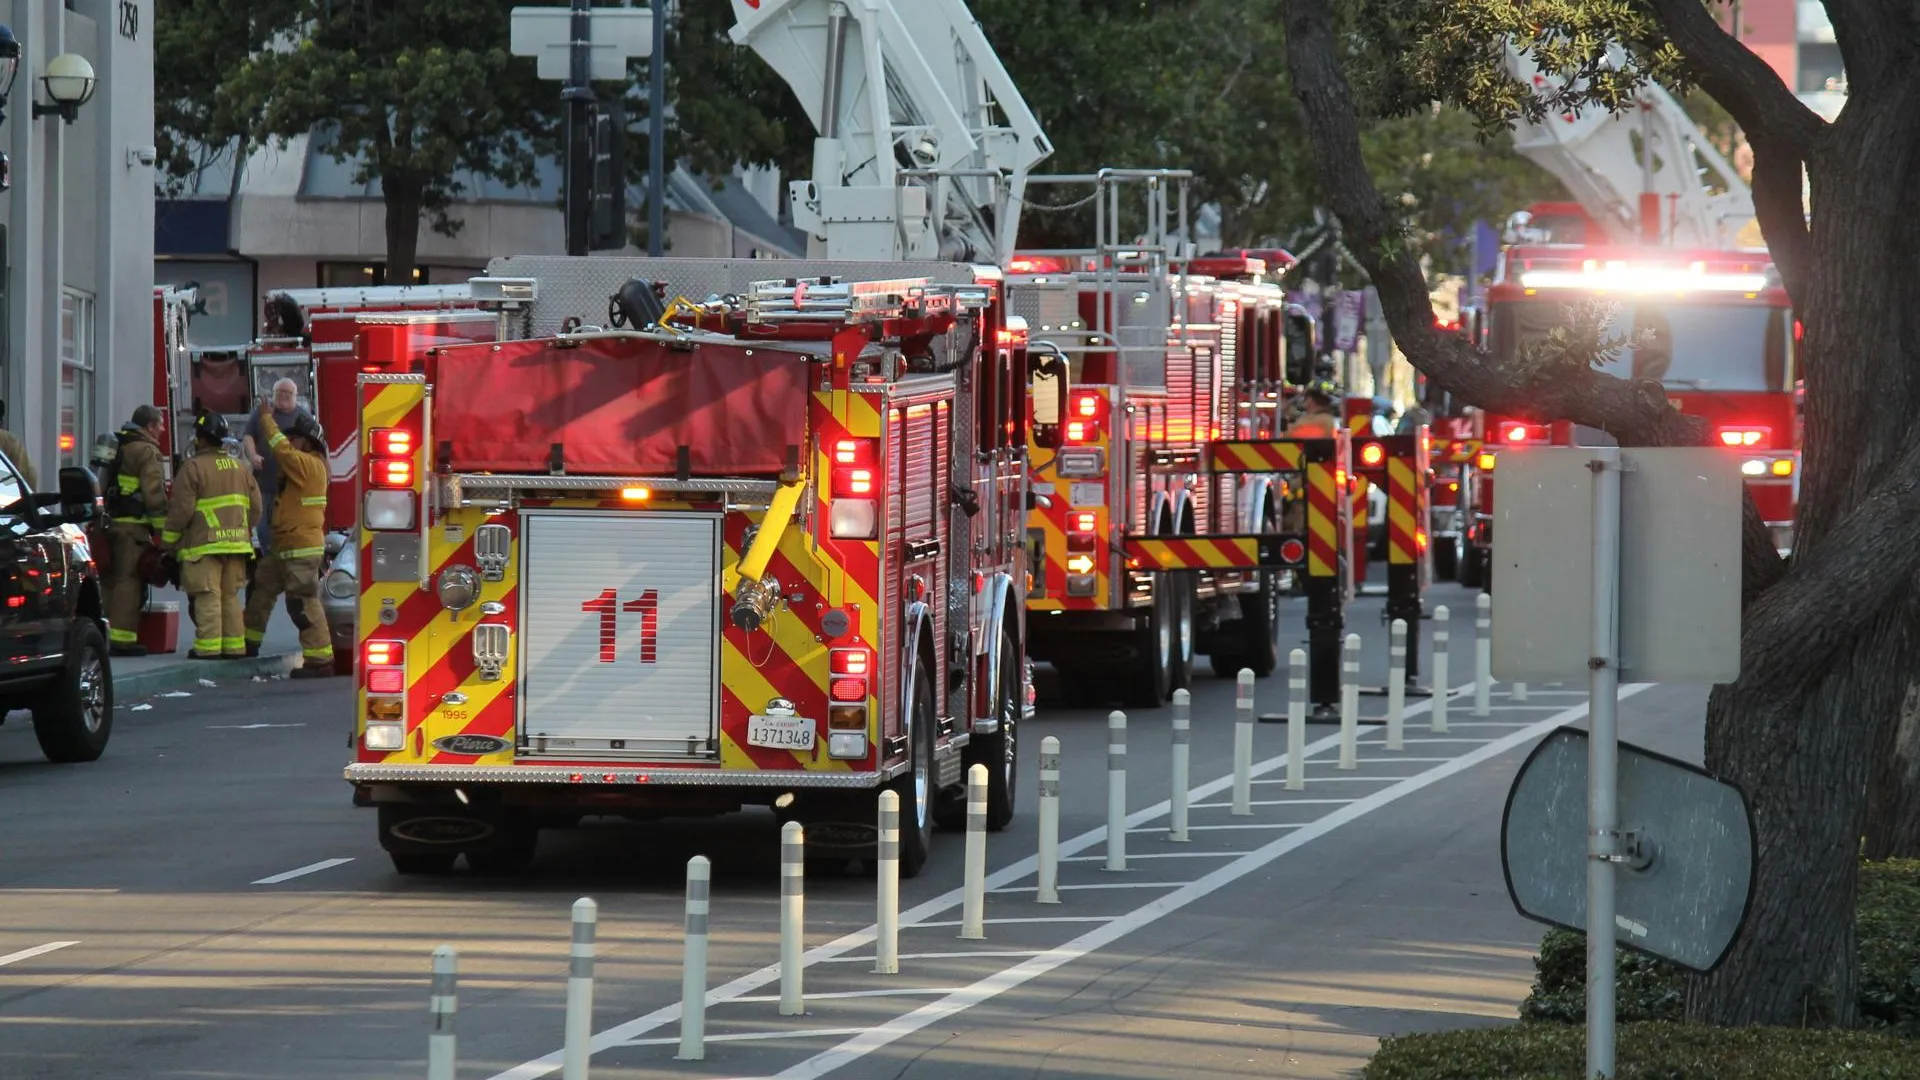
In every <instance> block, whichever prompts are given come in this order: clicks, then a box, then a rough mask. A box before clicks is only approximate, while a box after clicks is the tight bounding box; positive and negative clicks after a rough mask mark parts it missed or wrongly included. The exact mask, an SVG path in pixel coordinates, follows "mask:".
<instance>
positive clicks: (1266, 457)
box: [1207, 439, 1303, 473]
mask: <svg viewBox="0 0 1920 1080" xmlns="http://www.w3.org/2000/svg"><path fill="white" fill-rule="evenodd" d="M1302 456H1303V448H1302V447H1301V445H1300V443H1299V442H1292V441H1284V440H1273V439H1267V440H1258V441H1252V440H1233V441H1228V442H1216V443H1209V444H1208V445H1207V467H1208V469H1209V470H1210V471H1212V472H1217V473H1219V472H1297V471H1299V469H1300V462H1301V460H1302Z"/></svg>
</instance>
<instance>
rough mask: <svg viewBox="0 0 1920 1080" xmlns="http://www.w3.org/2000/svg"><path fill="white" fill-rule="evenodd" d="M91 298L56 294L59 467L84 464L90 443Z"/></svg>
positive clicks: (71, 291)
mask: <svg viewBox="0 0 1920 1080" xmlns="http://www.w3.org/2000/svg"><path fill="white" fill-rule="evenodd" d="M93 372H94V326H93V297H91V296H89V295H87V294H86V293H83V292H79V291H77V290H74V289H63V290H61V293H60V464H61V465H62V466H67V465H85V464H86V463H87V455H88V452H89V449H90V447H91V446H92V443H93V438H94V435H95V434H97V433H96V432H95V431H94V426H95V425H94V415H93Z"/></svg>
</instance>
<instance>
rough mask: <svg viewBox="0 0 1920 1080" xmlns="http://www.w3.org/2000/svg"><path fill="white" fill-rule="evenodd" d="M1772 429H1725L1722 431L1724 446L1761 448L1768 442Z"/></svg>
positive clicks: (1721, 443) (1722, 443)
mask: <svg viewBox="0 0 1920 1080" xmlns="http://www.w3.org/2000/svg"><path fill="white" fill-rule="evenodd" d="M1769 433H1770V429H1768V428H1763V427H1723V428H1721V429H1720V445H1722V446H1759V445H1760V444H1762V443H1764V442H1766V441H1767V435H1768V434H1769Z"/></svg>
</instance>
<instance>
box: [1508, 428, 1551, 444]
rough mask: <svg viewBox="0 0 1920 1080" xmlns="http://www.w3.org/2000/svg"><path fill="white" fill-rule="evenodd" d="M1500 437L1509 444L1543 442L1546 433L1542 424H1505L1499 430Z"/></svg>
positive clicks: (1545, 438)
mask: <svg viewBox="0 0 1920 1080" xmlns="http://www.w3.org/2000/svg"><path fill="white" fill-rule="evenodd" d="M1500 436H1501V438H1503V439H1505V440H1506V441H1507V442H1510V443H1523V442H1545V441H1546V440H1547V436H1548V432H1547V429H1546V426H1545V425H1543V424H1507V425H1505V426H1504V427H1502V428H1501V429H1500Z"/></svg>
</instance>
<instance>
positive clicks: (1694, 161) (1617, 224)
mask: <svg viewBox="0 0 1920 1080" xmlns="http://www.w3.org/2000/svg"><path fill="white" fill-rule="evenodd" d="M1611 54H1612V59H1613V60H1614V62H1615V63H1616V65H1617V64H1622V63H1624V62H1625V54H1624V52H1622V50H1621V49H1620V48H1619V46H1617V45H1616V46H1613V47H1612V50H1611ZM1506 66H1507V71H1508V73H1509V74H1511V75H1512V76H1513V77H1514V78H1515V79H1517V80H1519V81H1520V82H1521V83H1523V84H1526V85H1529V86H1531V87H1533V90H1534V93H1535V94H1536V95H1538V96H1541V97H1545V96H1547V95H1549V94H1552V93H1556V92H1558V91H1559V90H1560V89H1562V88H1563V87H1564V86H1566V79H1565V78H1563V77H1561V76H1559V75H1555V74H1552V73H1549V72H1543V71H1541V70H1540V67H1539V65H1538V64H1536V63H1535V62H1534V60H1533V58H1532V57H1531V56H1529V55H1527V54H1526V53H1525V52H1524V51H1522V50H1521V49H1520V48H1519V47H1518V46H1516V45H1515V44H1513V43H1512V42H1511V41H1509V42H1508V45H1507V53H1506ZM1513 143H1514V149H1515V150H1518V151H1519V152H1520V154H1521V156H1523V157H1525V158H1526V159H1527V160H1529V161H1531V162H1533V163H1534V164H1536V165H1538V166H1540V167H1541V168H1543V169H1545V170H1546V171H1547V172H1549V173H1552V174H1553V175H1554V177H1555V178H1557V179H1558V180H1559V181H1560V182H1561V183H1562V184H1565V185H1566V187H1567V190H1568V191H1569V192H1571V193H1572V194H1573V196H1574V198H1576V199H1578V200H1579V201H1580V204H1581V205H1582V206H1583V207H1585V208H1586V211H1587V215H1588V216H1589V217H1591V218H1592V219H1593V220H1594V221H1596V222H1598V223H1599V225H1600V227H1601V228H1602V229H1604V230H1605V231H1606V233H1607V238H1608V239H1609V240H1610V241H1611V242H1613V243H1616V244H1623V245H1630V244H1660V245H1672V246H1676V247H1692V248H1713V249H1720V250H1728V249H1733V248H1738V247H1751V246H1754V244H1753V243H1748V242H1745V241H1746V240H1747V237H1743V235H1742V234H1743V233H1747V232H1748V231H1749V230H1750V227H1751V223H1752V222H1753V217H1754V214H1753V197H1752V195H1751V194H1750V193H1749V192H1748V190H1747V184H1746V181H1744V180H1742V179H1741V177H1740V174H1739V173H1738V172H1737V171H1735V169H1734V167H1733V165H1732V164H1731V163H1730V162H1728V161H1727V159H1726V157H1725V156H1724V155H1722V154H1721V153H1720V151H1719V150H1718V149H1716V148H1715V147H1714V145H1713V143H1712V142H1710V141H1709V140H1708V139H1707V137H1706V134H1705V133H1704V132H1702V131H1701V130H1700V128H1699V126H1698V125H1696V124H1695V123H1694V122H1693V118H1692V117H1690V116H1688V115H1687V111H1686V110H1685V109H1683V108H1681V107H1680V103H1679V102H1678V101H1676V100H1674V97H1673V95H1672V94H1670V93H1668V92H1667V91H1666V90H1665V89H1664V88H1663V87H1661V86H1660V85H1659V84H1657V83H1652V82H1648V83H1645V84H1643V85H1642V86H1641V87H1640V89H1639V90H1638V91H1637V92H1636V93H1635V95H1634V98H1633V104H1632V107H1631V109H1630V110H1628V111H1627V112H1625V113H1622V114H1614V113H1609V112H1606V111H1604V110H1599V109H1584V110H1581V111H1580V112H1578V113H1575V112H1571V111H1560V112H1550V113H1549V114H1548V115H1547V116H1546V117H1545V118H1544V119H1543V120H1542V121H1541V122H1540V123H1537V124H1536V123H1532V122H1530V121H1527V120H1518V121H1515V122H1514V125H1513ZM1715 188H1719V189H1721V190H1715ZM1516 224H1517V225H1518V226H1519V227H1521V228H1524V227H1525V224H1526V223H1525V222H1520V223H1516ZM1518 239H1522V240H1524V239H1527V237H1526V236H1525V235H1524V234H1522V235H1521V236H1520V237H1518Z"/></svg>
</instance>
